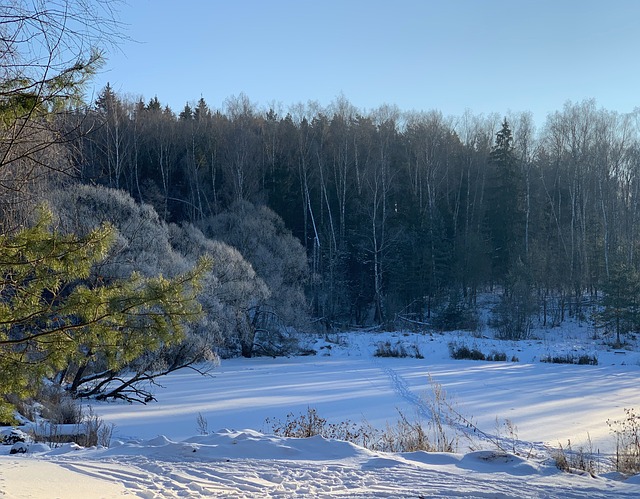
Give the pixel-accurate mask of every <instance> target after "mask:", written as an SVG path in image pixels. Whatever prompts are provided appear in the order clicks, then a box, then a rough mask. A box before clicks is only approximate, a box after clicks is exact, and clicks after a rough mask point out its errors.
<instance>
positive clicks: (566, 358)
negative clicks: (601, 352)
mask: <svg viewBox="0 0 640 499" xmlns="http://www.w3.org/2000/svg"><path fill="white" fill-rule="evenodd" d="M540 362H548V363H550V364H579V365H590V366H597V365H598V357H596V356H595V355H587V354H583V355H570V354H566V355H553V356H552V355H547V356H546V357H542V358H540Z"/></svg>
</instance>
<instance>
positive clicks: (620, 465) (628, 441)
mask: <svg viewBox="0 0 640 499" xmlns="http://www.w3.org/2000/svg"><path fill="white" fill-rule="evenodd" d="M624 412H625V417H624V418H623V419H620V420H616V421H611V420H607V425H609V429H610V431H611V432H612V433H613V434H614V435H615V437H616V454H615V456H614V457H613V459H612V461H613V465H614V467H615V469H616V471H618V472H620V473H624V474H625V475H635V474H637V473H640V414H636V412H635V410H634V409H625V410H624Z"/></svg>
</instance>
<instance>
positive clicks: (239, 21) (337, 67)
mask: <svg viewBox="0 0 640 499" xmlns="http://www.w3.org/2000/svg"><path fill="white" fill-rule="evenodd" d="M120 20H121V21H122V22H123V23H124V24H125V25H126V26H125V30H124V34H125V35H128V36H129V37H130V38H131V39H132V40H131V41H124V42H123V43H122V44H121V45H120V50H119V51H111V52H110V53H109V54H108V61H107V64H106V65H105V66H104V68H103V70H102V72H101V73H100V74H99V75H98V76H97V78H96V79H95V89H94V90H93V91H94V92H97V91H98V90H99V89H101V88H103V87H104V85H105V84H106V83H107V81H108V82H110V83H111V85H112V86H113V87H114V89H115V90H116V91H118V92H120V93H122V94H126V95H130V96H132V97H134V98H137V97H138V96H143V97H144V98H145V100H148V99H150V98H151V97H153V96H154V95H157V96H158V98H159V99H160V101H161V102H162V103H163V104H168V105H169V106H171V108H173V109H174V111H180V110H181V109H182V108H183V107H184V104H185V103H186V102H187V101H189V102H195V101H197V100H198V99H199V98H200V97H201V96H202V97H204V99H205V100H206V101H207V103H208V104H209V105H210V106H211V107H213V108H221V107H223V105H224V101H225V99H227V98H228V97H230V96H237V95H239V94H240V93H245V94H246V95H247V96H248V97H249V98H250V100H251V101H252V102H255V103H256V104H257V105H259V106H261V107H267V106H269V105H271V104H272V103H276V104H279V105H280V106H281V107H282V108H283V109H284V110H286V109H287V108H288V107H289V106H290V105H294V104H297V103H307V102H308V101H318V102H319V103H320V105H322V106H326V105H328V104H330V103H331V101H333V100H334V99H335V98H336V97H337V96H339V95H344V97H346V98H347V99H348V100H349V101H350V102H351V103H352V104H353V105H354V106H356V107H357V108H359V109H360V110H363V111H367V110H373V109H375V108H377V107H379V106H380V105H382V104H385V103H386V104H395V105H397V106H398V107H399V108H400V109H401V110H407V111H408V110H423V111H428V110H432V109H437V110H440V111H441V112H442V113H443V114H445V115H454V116H458V115H461V114H462V113H464V111H465V110H466V109H469V110H471V111H472V112H474V113H476V114H480V113H482V114H488V113H492V112H496V113H500V114H504V113H506V112H508V111H514V112H519V111H531V112H532V113H533V114H534V118H535V120H536V121H537V122H542V121H544V119H545V117H546V115H547V114H548V113H549V112H552V111H556V110H560V109H561V108H562V106H563V104H564V103H565V102H566V101H567V100H571V101H574V102H576V101H581V100H583V99H586V98H594V99H596V101H597V103H598V105H599V106H602V107H605V108H607V109H610V110H615V111H620V112H630V111H632V110H633V109H634V108H635V107H636V106H640V64H639V63H638V62H639V61H638V59H639V55H640V28H638V26H639V22H640V1H637V0H611V1H608V2H605V1H593V0H555V1H549V0H518V1H517V0H512V1H510V2H509V1H504V0H439V1H436V0H393V1H392V0H387V1H379V0H341V1H340V0H316V1H310V0H181V1H177V0H128V4H123V5H121V7H120Z"/></svg>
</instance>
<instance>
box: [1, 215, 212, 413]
mask: <svg viewBox="0 0 640 499" xmlns="http://www.w3.org/2000/svg"><path fill="white" fill-rule="evenodd" d="M50 220H51V217H50V214H48V213H47V212H44V213H43V214H42V215H41V217H40V221H39V223H38V224H37V225H35V226H34V227H31V228H25V229H22V230H20V231H18V232H17V233H15V234H13V235H10V236H8V235H3V236H0V260H1V261H2V267H1V269H0V272H1V274H2V284H1V286H0V296H1V297H2V300H1V301H0V324H1V325H0V396H2V397H4V396H7V395H10V394H14V395H18V396H19V397H26V396H28V395H30V394H33V393H34V392H35V390H36V389H37V387H38V385H39V384H40V382H41V381H42V379H43V378H44V377H52V376H53V375H54V374H55V373H56V372H58V371H60V370H63V369H65V368H66V367H67V366H69V365H70V364H83V363H84V362H86V360H87V359H88V358H89V359H91V358H95V357H100V358H101V359H103V361H104V363H105V366H106V368H107V369H113V370H118V369H120V368H122V367H123V366H125V365H126V364H127V363H129V362H131V361H132V360H133V359H135V358H136V357H138V356H140V355H142V354H143V353H145V352H148V351H152V350H154V349H158V348H160V347H161V346H163V345H167V344H172V343H175V342H177V341H179V340H180V339H181V338H182V333H183V328H184V325H185V323H186V322H187V321H190V320H193V319H195V318H197V316H198V314H199V311H200V308H199V305H198V303H197V301H196V300H195V292H196V289H195V287H194V286H195V284H196V279H197V278H198V276H199V275H200V274H201V273H202V272H203V269H204V268H205V265H206V264H204V263H203V265H201V266H200V267H199V268H197V269H194V270H193V271H190V272H188V273H186V274H184V275H181V276H178V277H176V278H174V279H171V280H170V279H165V278H163V277H154V278H144V277H142V276H140V275H139V274H136V273H134V274H132V275H131V276H130V277H129V278H128V279H126V280H124V279H123V280H116V281H113V282H110V283H102V282H100V281H97V282H90V281H88V278H89V275H90V271H91V268H92V267H93V265H95V264H96V263H97V262H99V261H100V260H101V259H102V258H104V256H105V255H106V254H107V252H108V250H109V248H110V246H111V244H112V243H113V231H112V229H110V228H109V227H102V228H99V229H96V230H93V231H91V232H90V233H88V234H87V235H86V236H83V237H76V236H73V235H72V236H62V235H60V234H56V233H55V232H53V231H52V230H51V229H50V227H49V223H50ZM3 404H4V403H0V408H2V407H4V408H6V407H7V405H6V404H4V405H3Z"/></svg>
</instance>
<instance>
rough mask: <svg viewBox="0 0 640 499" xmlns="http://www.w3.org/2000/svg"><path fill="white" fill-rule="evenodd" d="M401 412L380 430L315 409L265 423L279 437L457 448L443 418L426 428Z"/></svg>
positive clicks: (387, 448) (380, 447) (410, 448)
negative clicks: (332, 417) (324, 415)
mask: <svg viewBox="0 0 640 499" xmlns="http://www.w3.org/2000/svg"><path fill="white" fill-rule="evenodd" d="M398 413H399V415H400V417H399V419H398V421H397V422H396V424H395V425H391V424H387V427H386V429H384V430H378V429H376V428H374V427H373V426H371V425H370V424H369V423H367V422H366V421H363V422H362V423H360V424H356V423H354V422H352V421H349V420H346V421H342V422H340V423H327V420H326V419H325V418H322V417H320V416H319V415H318V413H317V411H316V410H315V409H312V408H308V409H307V412H306V413H303V414H300V415H299V416H295V415H294V414H293V413H289V414H287V417H286V419H285V420H284V421H281V420H279V419H271V418H267V419H266V420H265V423H266V424H268V425H271V429H272V432H273V434H274V435H276V436H278V437H287V438H309V437H313V436H316V435H320V436H322V437H324V438H329V439H336V440H343V441H345V442H351V443H353V444H356V445H360V446H361V447H364V448H366V449H369V450H373V451H384V452H414V451H418V450H422V451H427V452H455V451H456V449H457V438H456V437H454V438H449V437H448V436H447V435H446V432H445V431H444V425H443V423H442V421H441V420H440V421H434V422H433V423H431V422H430V423H429V424H428V425H427V426H426V428H425V426H424V425H423V424H422V422H421V421H420V420H418V419H416V420H415V421H411V420H409V418H407V417H406V416H405V414H404V413H402V412H400V411H398Z"/></svg>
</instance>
